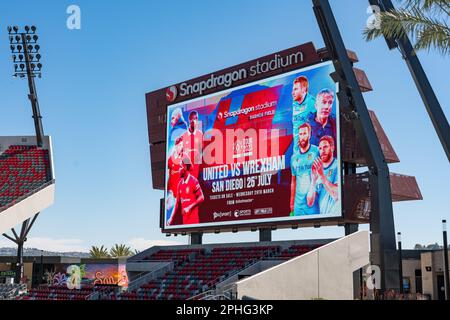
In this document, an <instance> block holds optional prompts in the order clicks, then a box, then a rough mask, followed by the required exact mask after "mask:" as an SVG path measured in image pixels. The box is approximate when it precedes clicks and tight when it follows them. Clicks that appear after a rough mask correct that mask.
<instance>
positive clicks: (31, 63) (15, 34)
mask: <svg viewBox="0 0 450 320" xmlns="http://www.w3.org/2000/svg"><path fill="white" fill-rule="evenodd" d="M24 31H25V32H20V31H19V27H17V26H14V27H11V26H9V27H8V34H9V43H10V48H11V53H12V59H13V63H14V74H13V77H19V78H25V76H26V77H27V79H28V87H29V90H30V93H29V94H28V98H29V99H30V102H31V108H32V109H33V119H34V127H35V129H36V140H37V145H38V147H42V146H43V137H44V129H43V128H42V121H41V119H42V117H41V113H40V110H39V101H38V97H37V94H36V85H35V83H34V78H36V77H39V78H41V70H42V63H41V62H40V60H41V54H40V53H39V50H40V46H39V44H38V43H37V41H38V38H39V37H38V36H37V34H36V27H35V26H31V27H29V26H25V28H24Z"/></svg>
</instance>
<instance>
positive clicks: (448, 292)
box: [442, 220, 450, 300]
mask: <svg viewBox="0 0 450 320" xmlns="http://www.w3.org/2000/svg"><path fill="white" fill-rule="evenodd" d="M442 226H443V231H442V237H443V238H444V283H445V300H450V285H449V274H448V273H449V267H448V244H447V221H446V220H442Z"/></svg>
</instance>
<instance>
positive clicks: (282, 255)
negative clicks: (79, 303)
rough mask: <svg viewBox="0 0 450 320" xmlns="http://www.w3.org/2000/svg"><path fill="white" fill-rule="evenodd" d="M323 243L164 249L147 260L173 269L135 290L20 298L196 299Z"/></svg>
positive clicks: (56, 289)
mask: <svg viewBox="0 0 450 320" xmlns="http://www.w3.org/2000/svg"><path fill="white" fill-rule="evenodd" d="M317 247H319V245H291V246H290V247H288V248H286V249H284V250H282V248H281V247H280V246H275V245H274V246H247V247H214V248H212V249H210V250H209V251H207V250H206V249H175V250H167V249H162V250H159V251H157V252H155V253H153V254H152V255H150V256H147V257H145V258H143V259H142V260H144V261H171V262H174V268H173V270H171V271H169V272H167V273H165V274H164V275H163V276H161V277H159V278H157V279H155V280H152V281H150V282H148V283H145V284H144V285H142V286H140V287H139V288H138V289H136V290H133V291H124V292H122V293H120V294H119V293H118V287H116V286H98V285H96V286H93V285H91V286H89V285H83V287H82V288H81V289H80V290H75V289H74V290H70V289H67V288H66V287H64V286H40V287H39V288H36V289H31V290H29V291H28V293H27V294H26V295H22V296H20V297H18V298H16V299H18V300H171V299H176V300H185V299H192V298H193V299H195V298H196V296H197V295H199V294H201V293H203V292H205V291H208V290H210V289H212V288H214V286H215V285H216V284H218V283H219V282H222V281H224V280H225V279H227V278H229V277H231V276H233V275H236V274H237V273H238V272H240V271H242V270H244V269H245V268H247V267H249V266H250V265H252V264H254V263H255V262H258V261H261V260H266V259H268V260H289V259H292V258H294V257H297V256H300V255H302V254H305V253H307V252H309V251H311V250H313V249H315V248H317Z"/></svg>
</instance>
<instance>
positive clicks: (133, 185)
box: [0, 0, 450, 249]
mask: <svg viewBox="0 0 450 320" xmlns="http://www.w3.org/2000/svg"><path fill="white" fill-rule="evenodd" d="M169 3H170V5H169ZM331 3H332V6H333V9H334V11H335V15H336V18H337V21H338V24H339V26H340V28H341V32H342V35H343V38H344V41H345V43H346V46H347V47H348V48H349V49H352V50H354V51H356V52H357V54H358V56H359V59H360V62H359V63H358V67H360V68H362V69H364V70H365V71H366V73H367V75H368V77H369V79H370V81H371V83H372V85H373V87H374V89H375V90H374V91H373V92H370V93H367V94H365V98H366V102H367V104H368V106H369V107H370V108H372V109H374V110H375V111H376V112H377V115H378V117H379V119H380V121H381V123H382V125H383V127H384V128H385V131H386V132H387V134H388V136H389V138H390V141H391V143H392V144H393V146H394V148H395V150H396V151H397V154H398V156H399V157H400V160H401V162H400V163H399V164H395V165H391V171H393V172H397V173H404V174H409V175H415V176H416V177H417V181H418V183H419V185H420V187H421V190H422V193H423V197H424V200H423V201H415V202H404V203H396V204H395V205H394V211H395V224H396V230H397V231H402V233H403V240H404V246H405V247H412V246H413V245H414V244H415V243H423V244H429V243H434V242H439V243H440V242H441V240H442V239H441V219H443V218H447V219H448V220H450V196H449V195H450V192H449V190H450V182H449V181H450V170H449V163H448V161H447V159H446V156H445V154H444V152H443V150H442V148H441V145H440V143H439V141H438V138H437V135H436V133H435V132H434V129H433V127H432V125H431V121H430V120H429V117H428V115H427V113H426V111H425V108H424V106H423V103H422V101H421V99H420V96H419V94H418V93H417V91H416V88H415V86H414V83H413V81H412V79H411V76H410V74H409V72H408V69H407V67H406V65H405V63H404V62H403V60H402V59H401V57H400V54H399V52H397V51H388V49H387V47H386V44H385V42H384V41H383V40H377V41H374V42H370V43H367V42H365V41H364V40H363V37H362V30H363V28H364V26H365V24H366V20H367V18H368V17H369V15H368V14H367V13H366V9H367V5H368V4H367V1H365V0H359V1H354V0H331ZM71 4H76V5H79V6H80V8H81V23H82V24H81V30H68V29H67V28H66V19H67V17H68V14H66V8H67V7H68V6H69V5H71ZM10 24H13V25H25V24H35V25H37V26H38V31H39V32H38V33H39V36H40V44H41V48H42V49H41V53H42V56H43V64H44V70H43V78H42V79H40V80H38V81H37V88H38V95H39V98H40V104H41V111H42V115H43V124H44V130H45V133H46V134H49V135H51V136H52V138H53V148H54V161H55V171H56V181H57V182H56V186H57V187H56V202H55V204H54V205H53V206H52V207H50V208H48V209H47V210H45V212H43V213H42V215H41V216H40V217H39V219H38V220H37V223H36V225H35V227H34V228H33V230H32V232H31V234H30V236H29V238H30V245H33V246H38V245H40V246H43V247H45V248H56V249H61V248H62V249H79V248H89V247H90V246H91V245H101V244H105V245H107V246H110V245H112V244H114V243H117V242H125V243H129V244H132V245H134V246H138V247H139V246H140V247H142V246H144V245H148V244H150V243H152V242H150V241H153V240H172V241H179V242H183V243H186V242H187V240H188V239H187V237H180V236H179V237H177V238H173V237H171V238H166V237H165V236H164V235H162V234H161V233H160V230H159V227H158V226H159V221H158V219H159V209H158V206H159V198H160V197H162V192H161V191H157V190H153V189H152V187H151V185H152V184H151V175H150V157H149V146H148V138H147V123H146V110H145V99H144V94H145V93H146V92H148V91H152V90H155V89H158V88H161V87H166V86H168V85H170V84H173V83H176V82H180V81H183V80H187V79H190V78H193V77H196V76H199V75H202V74H205V73H209V72H212V71H215V70H219V69H222V68H224V67H228V66H231V65H234V64H238V63H241V62H244V61H247V60H250V59H253V58H256V57H259V56H262V55H266V54H269V53H272V52H275V51H278V50H282V49H285V48H288V47H291V46H295V45H298V44H301V43H304V42H307V41H313V42H314V43H315V45H316V47H317V48H319V47H322V46H323V41H322V37H321V35H320V32H319V29H318V27H317V24H316V20H315V18H314V14H313V11H312V8H311V1H310V0H301V1H300V0H289V1H266V0H264V1H261V0H258V1H256V0H252V1H237V0H233V1H206V0H204V1H200V0H198V1H170V2H166V1H143V0H142V1H106V0H104V1H100V0H97V1H92V0H91V1H87V0H74V1H63V0H60V1H50V0H46V1H42V0H41V1H20V2H17V1H16V2H14V1H2V2H1V4H0V71H1V72H0V88H1V91H0V101H1V104H0V110H1V116H0V135H32V134H34V127H33V122H32V118H31V107H30V105H29V101H28V99H27V96H26V90H27V86H26V81H24V80H19V79H14V78H12V77H11V74H12V72H13V66H12V62H11V58H10V53H9V43H8V36H7V32H6V27H7V26H8V25H10ZM419 57H420V59H421V61H422V63H423V66H424V68H425V70H426V72H427V74H428V76H429V79H430V81H431V83H432V85H433V87H434V89H435V92H436V94H437V96H438V98H439V100H440V102H441V104H442V106H443V108H444V110H445V113H446V115H447V118H449V116H450V112H449V102H450V90H448V88H449V87H448V72H449V71H450V63H449V59H448V58H443V57H441V56H439V55H438V54H437V53H435V52H430V53H427V52H420V53H419ZM341 235H343V228H338V227H328V228H321V229H298V230H287V231H276V232H275V233H274V234H273V238H274V239H275V240H278V239H301V238H324V237H337V236H341ZM257 238H258V235H257V233H250V232H248V233H239V234H220V235H208V236H205V242H215V241H217V242H219V241H220V242H225V241H227V242H228V241H254V240H257ZM7 244H8V242H7V241H6V240H1V242H0V246H1V245H7Z"/></svg>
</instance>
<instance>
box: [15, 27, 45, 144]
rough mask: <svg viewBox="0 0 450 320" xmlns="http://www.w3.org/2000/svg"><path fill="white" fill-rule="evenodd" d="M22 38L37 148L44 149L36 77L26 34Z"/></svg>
mask: <svg viewBox="0 0 450 320" xmlns="http://www.w3.org/2000/svg"><path fill="white" fill-rule="evenodd" d="M21 36H22V45H23V52H24V56H25V64H26V69H27V79H28V88H29V90H30V93H29V95H28V98H29V99H30V102H31V108H32V109H33V119H34V128H35V130H36V140H37V146H38V147H42V146H43V145H44V142H43V141H44V140H43V137H44V129H43V127H42V121H41V119H42V116H41V113H40V110H39V101H38V97H37V94H36V85H35V83H34V75H33V73H32V69H31V62H30V56H29V53H28V46H27V41H26V35H25V33H22V34H21Z"/></svg>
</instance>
